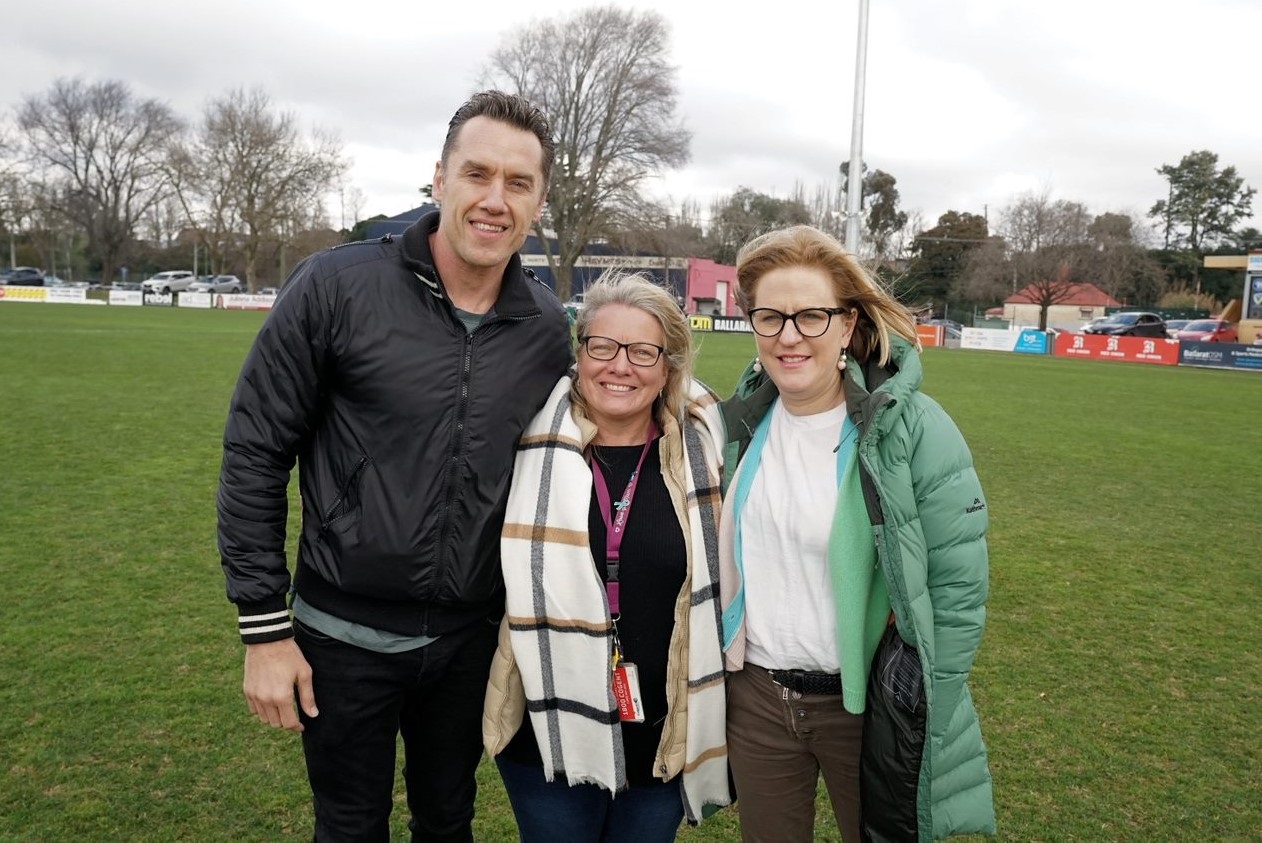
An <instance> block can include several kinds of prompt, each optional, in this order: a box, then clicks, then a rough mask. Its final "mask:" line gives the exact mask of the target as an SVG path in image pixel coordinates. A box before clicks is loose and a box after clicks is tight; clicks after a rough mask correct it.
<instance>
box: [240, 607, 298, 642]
mask: <svg viewBox="0 0 1262 843" xmlns="http://www.w3.org/2000/svg"><path fill="white" fill-rule="evenodd" d="M237 612H238V614H237V628H238V630H239V631H240V633H241V641H242V643H244V644H266V643H267V642H268V641H280V640H281V639H284V638H292V637H293V635H294V625H293V621H291V620H290V618H289V609H288V608H287V607H286V606H285V599H284V598H283V597H282V598H279V599H278V600H275V601H270V600H269V601H267V602H265V603H250V604H242V605H240V606H239V607H238V610H237Z"/></svg>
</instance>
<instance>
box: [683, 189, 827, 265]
mask: <svg viewBox="0 0 1262 843" xmlns="http://www.w3.org/2000/svg"><path fill="white" fill-rule="evenodd" d="M810 221H811V212H810V210H809V209H808V208H807V207H806V204H805V203H804V202H803V201H802V200H801V199H777V198H775V197H774V196H768V195H767V194H765V193H759V192H758V191H756V190H753V189H752V188H748V187H739V188H737V189H736V192H735V193H733V194H731V195H730V196H726V197H722V198H720V199H718V200H716V201H715V202H714V203H713V204H712V205H711V207H710V228H709V230H708V231H707V232H706V244H707V248H708V251H709V253H710V257H711V258H712V259H713V260H716V261H718V262H719V263H727V264H731V263H735V262H736V253H737V252H739V251H740V249H741V247H742V246H744V245H745V244H746V243H748V242H749V241H750V240H752V239H753V238H755V237H757V236H758V235H759V234H764V233H766V232H768V231H772V230H774V229H777V228H783V227H785V226H788V225H807V224H809V223H810Z"/></svg>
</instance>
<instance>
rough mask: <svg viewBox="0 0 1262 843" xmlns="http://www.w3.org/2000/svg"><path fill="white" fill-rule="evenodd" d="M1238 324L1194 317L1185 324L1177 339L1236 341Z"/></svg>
mask: <svg viewBox="0 0 1262 843" xmlns="http://www.w3.org/2000/svg"><path fill="white" fill-rule="evenodd" d="M1236 336H1237V335H1236V324H1235V323H1234V322H1225V321H1223V320H1222V319H1194V320H1192V321H1191V322H1189V323H1187V324H1186V325H1184V326H1183V328H1182V329H1181V330H1180V331H1179V333H1177V334H1175V338H1176V339H1180V340H1195V341H1196V342H1235V341H1236Z"/></svg>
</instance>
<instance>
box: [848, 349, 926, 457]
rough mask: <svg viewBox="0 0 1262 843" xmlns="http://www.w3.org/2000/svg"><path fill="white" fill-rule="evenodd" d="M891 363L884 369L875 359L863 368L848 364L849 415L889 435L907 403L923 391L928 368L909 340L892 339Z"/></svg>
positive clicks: (856, 420)
mask: <svg viewBox="0 0 1262 843" xmlns="http://www.w3.org/2000/svg"><path fill="white" fill-rule="evenodd" d="M890 339H891V346H890V359H889V362H888V363H887V364H886V365H885V366H881V365H880V364H878V363H877V361H876V360H875V358H874V359H871V360H869V361H868V362H867V363H865V364H863V365H860V364H859V363H858V362H857V361H855V360H854V359H853V358H851V360H850V361H849V362H848V363H847V364H846V380H845V391H846V412H848V413H849V414H850V417H851V418H852V419H854V421H855V423H856V424H859V425H860V426H861V427H866V428H867V429H869V430H877V431H880V432H882V433H883V432H885V431H887V430H889V427H890V425H891V424H893V422H894V419H896V418H897V417H898V415H899V413H900V412H901V408H902V407H905V406H907V399H908V398H909V397H910V396H911V395H912V393H914V392H916V391H918V390H919V389H920V384H921V383H922V382H923V381H924V374H925V372H924V368H923V367H922V366H921V363H920V353H919V352H918V351H916V349H915V348H914V347H913V346H912V344H911V343H909V342H908V341H907V340H905V339H903V338H902V337H900V336H897V335H892V336H891V337H890Z"/></svg>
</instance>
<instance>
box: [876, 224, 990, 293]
mask: <svg viewBox="0 0 1262 843" xmlns="http://www.w3.org/2000/svg"><path fill="white" fill-rule="evenodd" d="M990 241H991V236H990V226H989V223H987V222H986V218H985V217H983V216H980V215H978V214H970V213H968V212H967V211H947V212H946V213H945V214H943V215H942V216H940V217H938V224H937V225H935V226H934V227H933V228H930V229H927V230H925V231H922V232H920V233H919V234H917V235H916V237H915V239H914V240H913V241H912V244H911V252H912V259H911V262H910V263H909V264H908V267H907V272H906V274H905V275H904V276H903V277H902V279H900V280H899V282H898V284H897V286H896V289H897V291H898V294H899V296H900V297H901V298H902V299H903V300H904V301H906V302H908V303H909V304H914V303H917V302H919V303H943V302H946V301H947V300H948V298H950V297H951V293H952V291H953V290H954V289H956V287H957V282H959V280H960V278H961V276H962V275H963V273H964V270H965V268H966V265H967V264H966V261H967V258H968V256H969V254H970V253H971V252H972V251H974V250H975V249H977V248H979V247H980V246H982V245H984V244H986V243H988V242H990Z"/></svg>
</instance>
